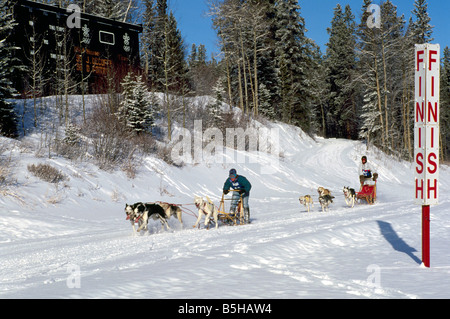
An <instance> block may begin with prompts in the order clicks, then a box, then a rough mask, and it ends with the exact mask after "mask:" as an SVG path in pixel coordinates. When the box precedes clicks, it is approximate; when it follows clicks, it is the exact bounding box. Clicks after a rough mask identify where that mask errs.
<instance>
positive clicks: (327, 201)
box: [319, 195, 334, 212]
mask: <svg viewBox="0 0 450 319" xmlns="http://www.w3.org/2000/svg"><path fill="white" fill-rule="evenodd" d="M333 198H334V196H331V195H323V196H319V203H320V206H322V212H325V210H326V211H328V210H329V206H330V205H331V204H332V203H333Z"/></svg>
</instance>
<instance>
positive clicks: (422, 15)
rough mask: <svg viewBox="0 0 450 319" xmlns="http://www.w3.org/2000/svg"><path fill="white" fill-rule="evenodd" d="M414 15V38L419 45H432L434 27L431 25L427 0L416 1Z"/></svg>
mask: <svg viewBox="0 0 450 319" xmlns="http://www.w3.org/2000/svg"><path fill="white" fill-rule="evenodd" d="M413 14H414V17H415V20H414V22H413V24H412V36H413V39H414V41H415V43H417V44H423V43H430V42H432V41H433V40H434V39H433V38H432V34H433V28H434V27H433V26H431V25H430V21H431V18H430V16H429V15H428V4H427V1H426V0H415V1H414V10H413Z"/></svg>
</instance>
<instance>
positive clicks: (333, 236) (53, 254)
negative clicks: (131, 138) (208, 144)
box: [0, 124, 450, 299]
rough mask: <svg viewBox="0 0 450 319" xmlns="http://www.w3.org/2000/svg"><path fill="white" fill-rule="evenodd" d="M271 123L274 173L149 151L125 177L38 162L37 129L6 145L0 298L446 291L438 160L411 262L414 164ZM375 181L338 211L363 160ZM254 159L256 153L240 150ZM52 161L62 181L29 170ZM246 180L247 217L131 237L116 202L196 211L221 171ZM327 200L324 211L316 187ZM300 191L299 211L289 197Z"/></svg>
mask: <svg viewBox="0 0 450 319" xmlns="http://www.w3.org/2000/svg"><path fill="white" fill-rule="evenodd" d="M273 125H274V127H277V128H279V132H280V154H281V156H280V158H279V159H278V158H276V159H275V158H270V156H273V155H270V154H269V155H266V156H267V158H266V160H269V161H270V160H272V161H274V162H275V160H279V165H278V166H276V172H275V173H274V174H262V172H261V166H260V165H259V164H250V163H249V162H247V163H240V164H239V163H237V164H210V163H209V164H206V163H205V164H196V165H186V166H183V167H181V168H178V167H173V166H168V165H167V164H165V163H164V162H162V161H161V160H159V159H156V158H153V157H147V158H144V159H143V160H142V163H141V166H140V167H138V168H137V172H138V174H137V176H136V178H134V179H129V178H127V177H126V175H125V173H124V172H123V171H120V170H118V171H115V172H105V171H102V170H99V169H98V168H97V167H95V166H94V165H92V164H89V163H80V162H71V161H68V160H66V159H64V158H60V157H54V158H52V159H48V158H46V157H37V156H35V152H31V151H29V150H28V149H27V147H26V143H31V141H33V137H30V138H29V139H25V140H23V141H21V142H12V141H10V140H6V139H4V138H3V139H1V141H0V142H2V143H8V145H9V146H8V149H7V150H4V153H3V154H2V155H1V156H4V157H5V156H10V157H11V158H12V159H13V160H14V163H15V165H14V166H15V167H14V178H15V179H17V182H16V183H15V184H14V185H12V186H10V187H8V193H5V192H4V193H3V195H2V196H1V197H0V265H1V267H0V298H175V299H178V298H208V299H222V298H230V299H231V298H232V299H234V298H269V299H278V298H283V299H285V298H450V289H449V287H450V253H449V243H450V197H449V195H448V194H449V193H450V169H449V168H448V167H447V166H441V176H440V189H441V191H440V205H438V206H433V207H432V208H431V213H432V220H431V266H432V267H431V268H430V269H427V268H424V267H423V266H421V208H420V206H416V205H414V204H413V169H412V165H411V164H410V163H407V162H400V161H397V160H394V159H392V158H390V157H388V156H385V155H383V154H382V153H380V152H376V151H368V152H366V151H365V146H364V145H362V144H361V143H360V142H356V141H348V140H337V139H317V140H316V141H314V140H312V139H311V138H309V137H307V136H306V135H305V134H304V133H303V132H302V131H301V130H299V129H298V128H293V127H290V126H288V125H283V124H273ZM364 154H367V156H368V158H369V161H370V162H371V163H372V164H373V165H374V166H375V167H376V169H377V171H378V173H379V175H380V178H379V184H378V202H377V203H376V204H375V205H373V206H368V205H367V204H361V205H357V206H355V207H354V208H348V207H346V204H345V202H344V197H343V195H342V188H343V186H351V187H354V188H357V186H358V174H357V167H358V163H359V160H360V158H361V156H362V155H364ZM248 156H253V155H248ZM38 163H48V164H50V165H52V166H54V167H56V168H58V169H60V170H61V171H62V172H63V173H64V174H65V175H66V176H68V177H69V178H68V179H67V180H66V181H64V182H61V183H59V184H58V185H57V186H55V185H54V184H49V183H46V182H43V181H41V180H39V179H38V178H36V177H34V176H33V175H32V174H31V173H30V172H29V171H28V170H27V165H29V164H38ZM232 167H234V168H236V169H237V171H238V174H242V175H244V176H246V177H247V178H248V179H249V180H250V182H251V183H252V185H253V188H252V191H251V198H250V207H251V215H252V224H250V225H245V226H240V227H229V226H221V227H219V229H217V230H215V229H211V230H205V229H200V230H198V229H193V228H192V225H193V224H194V222H195V220H196V219H195V217H194V216H191V215H188V214H185V215H183V220H184V227H181V225H180V224H179V223H178V221H177V220H175V219H172V220H171V221H170V225H171V227H172V229H173V230H172V231H165V230H162V229H161V226H160V224H159V222H155V221H151V222H150V232H149V233H148V234H144V235H141V236H137V235H133V233H132V228H131V226H130V223H129V222H128V221H126V220H125V214H124V206H125V203H134V202H137V201H149V202H150V201H167V202H171V203H178V204H186V206H185V207H186V208H189V209H191V210H193V208H194V206H192V203H193V198H194V195H202V196H206V195H208V196H209V197H211V198H212V199H213V200H214V201H215V202H216V204H218V202H219V199H220V197H219V196H220V195H221V189H222V186H223V183H224V182H225V179H226V177H227V174H228V170H229V169H230V168H232ZM319 186H324V187H326V188H329V189H330V190H331V191H332V192H333V195H334V196H335V197H336V199H335V202H334V204H333V205H332V206H331V209H330V211H329V212H327V213H322V212H321V211H320V206H319V204H318V200H317V191H316V189H317V187H319ZM306 194H310V195H312V196H313V198H314V202H315V206H314V208H313V210H312V211H311V212H310V213H307V212H306V210H305V208H304V207H303V206H300V204H299V201H298V197H299V196H300V195H306Z"/></svg>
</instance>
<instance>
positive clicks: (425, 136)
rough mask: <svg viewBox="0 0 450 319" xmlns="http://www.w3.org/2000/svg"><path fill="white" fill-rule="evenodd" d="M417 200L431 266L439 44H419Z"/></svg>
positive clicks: (424, 258)
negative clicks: (431, 217) (431, 222)
mask: <svg viewBox="0 0 450 319" xmlns="http://www.w3.org/2000/svg"><path fill="white" fill-rule="evenodd" d="M415 55H416V65H415V83H416V89H415V103H414V105H415V106H414V161H415V173H414V175H415V188H414V192H415V196H414V202H415V203H416V204H418V205H422V261H423V263H424V265H425V267H430V205H437V204H438V201H439V89H440V81H439V80H440V46H439V44H416V50H415Z"/></svg>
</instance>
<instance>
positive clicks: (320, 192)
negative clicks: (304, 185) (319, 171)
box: [317, 187, 331, 196]
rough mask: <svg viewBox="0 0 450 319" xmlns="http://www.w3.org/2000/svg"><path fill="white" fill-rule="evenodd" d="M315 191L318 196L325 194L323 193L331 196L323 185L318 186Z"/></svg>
mask: <svg viewBox="0 0 450 319" xmlns="http://www.w3.org/2000/svg"><path fill="white" fill-rule="evenodd" d="M317 192H318V193H319V196H325V195H330V196H331V192H330V190H329V189H326V188H323V187H319V188H318V189H317Z"/></svg>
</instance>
